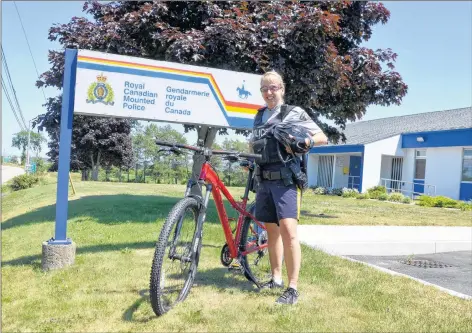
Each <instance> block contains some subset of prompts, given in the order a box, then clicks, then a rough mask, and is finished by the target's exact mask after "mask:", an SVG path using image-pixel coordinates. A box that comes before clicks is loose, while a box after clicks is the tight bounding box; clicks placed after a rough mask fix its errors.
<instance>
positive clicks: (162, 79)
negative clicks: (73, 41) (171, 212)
mask: <svg viewBox="0 0 472 333" xmlns="http://www.w3.org/2000/svg"><path fill="white" fill-rule="evenodd" d="M259 85H260V75H255V74H248V73H241V72H234V71H227V70H220V69H215V68H207V67H199V66H191V65H184V64H180V63H173V62H165V61H156V60H149V59H144V58H136V57H128V56H120V55H114V54H107V53H103V52H96V51H89V50H75V49H66V51H65V68H64V79H63V96H62V109H61V125H60V131H61V132H60V142H59V170H58V182H57V199H56V225H55V233H54V237H53V238H51V239H50V240H49V241H47V242H44V243H43V269H52V268H60V267H64V266H66V265H70V264H73V262H74V257H75V244H74V242H73V241H72V240H71V239H70V238H68V237H67V212H68V190H69V188H68V181H69V169H70V154H71V140H72V120H73V115H74V113H75V114H82V115H90V116H100V117H120V118H127V119H137V120H150V121H163V122H171V123H180V124H188V125H197V126H201V129H202V130H203V129H205V131H208V133H210V132H211V131H212V135H214V134H215V133H216V132H215V129H216V128H225V127H227V128H228V127H229V128H234V129H251V128H252V124H253V119H254V116H255V114H256V112H257V109H258V108H260V107H261V106H262V105H263V104H264V101H263V99H262V96H261V95H260V94H259Z"/></svg>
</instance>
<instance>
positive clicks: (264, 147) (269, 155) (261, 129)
mask: <svg viewBox="0 0 472 333" xmlns="http://www.w3.org/2000/svg"><path fill="white" fill-rule="evenodd" d="M293 108H295V106H292V105H286V104H284V105H282V106H281V109H280V112H279V113H278V114H277V116H275V117H274V118H272V119H270V120H269V121H267V122H266V123H265V124H263V123H262V116H263V115H264V111H265V109H266V108H265V107H263V108H261V109H259V110H257V111H258V112H257V114H256V117H255V118H254V129H253V144H252V145H253V149H254V154H261V155H262V158H261V159H256V161H255V162H256V163H257V164H258V165H259V166H261V167H264V166H265V165H268V164H282V163H283V162H282V161H281V160H280V156H279V153H278V149H279V151H280V153H281V155H282V158H283V159H284V160H285V159H286V158H287V152H286V151H285V149H283V148H278V146H279V142H278V141H277V139H276V138H274V136H273V135H271V133H270V129H271V128H272V127H273V126H275V125H277V124H278V123H280V122H281V121H282V120H283V119H284V118H285V116H286V115H287V114H289V112H290V111H291V110H292V109H293Z"/></svg>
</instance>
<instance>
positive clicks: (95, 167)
mask: <svg viewBox="0 0 472 333" xmlns="http://www.w3.org/2000/svg"><path fill="white" fill-rule="evenodd" d="M90 159H91V160H92V180H94V181H98V169H99V168H100V150H99V151H98V154H97V162H96V163H95V161H94V160H93V153H90Z"/></svg>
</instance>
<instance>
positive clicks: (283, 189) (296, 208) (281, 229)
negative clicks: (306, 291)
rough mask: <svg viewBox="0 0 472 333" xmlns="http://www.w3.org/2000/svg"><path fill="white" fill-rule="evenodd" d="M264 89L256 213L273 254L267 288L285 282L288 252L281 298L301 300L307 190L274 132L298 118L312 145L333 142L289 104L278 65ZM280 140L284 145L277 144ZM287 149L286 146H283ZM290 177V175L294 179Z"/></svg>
mask: <svg viewBox="0 0 472 333" xmlns="http://www.w3.org/2000/svg"><path fill="white" fill-rule="evenodd" d="M260 90H261V93H262V97H263V98H264V101H265V102H266V106H265V107H263V108H261V109H259V111H258V113H257V115H256V117H255V119H254V129H253V135H252V139H251V145H252V150H253V151H254V153H257V154H261V155H262V158H261V159H260V160H257V161H256V163H257V169H258V170H257V172H256V177H257V181H258V186H257V192H256V212H255V216H256V218H257V219H258V220H259V221H261V222H264V224H265V226H266V228H267V236H268V250H269V259H270V265H271V271H272V279H271V280H270V281H269V282H268V283H266V284H265V285H264V286H263V287H265V288H281V289H283V288H284V284H283V281H282V259H283V258H285V262H286V268H287V273H288V288H287V289H286V290H285V291H284V292H283V294H282V295H281V296H280V297H279V298H278V299H277V301H276V302H277V303H280V304H295V303H296V302H297V300H298V296H299V292H298V291H297V282H298V275H299V271H300V263H301V251H300V243H299V240H298V236H297V224H298V219H299V214H300V205H301V190H300V188H299V187H297V185H296V183H294V182H293V181H292V180H293V178H292V176H293V175H292V173H290V169H288V168H287V167H286V164H285V163H283V161H282V160H281V158H280V157H282V156H281V154H280V145H279V142H278V141H277V140H276V139H275V137H274V136H273V135H270V131H271V129H273V128H274V126H277V125H278V124H282V123H290V124H292V123H293V124H297V125H299V126H300V125H301V126H303V127H304V128H305V129H307V130H308V131H309V133H310V135H311V137H310V138H307V139H306V140H305V142H303V143H302V145H303V144H306V145H307V148H309V147H311V146H313V145H314V144H325V143H327V137H326V136H325V135H324V133H323V132H322V131H321V129H320V128H319V127H318V126H317V125H316V124H315V123H314V122H313V121H312V120H311V118H310V117H308V116H307V114H306V112H305V111H304V110H302V109H301V108H299V107H290V106H287V105H285V104H284V93H285V86H284V82H283V79H282V77H281V76H280V75H279V74H278V73H277V72H274V71H271V72H267V73H265V74H264V75H263V76H262V78H261V88H260ZM277 146H279V148H278V147H277ZM282 151H284V150H283V149H282ZM289 178H290V179H289Z"/></svg>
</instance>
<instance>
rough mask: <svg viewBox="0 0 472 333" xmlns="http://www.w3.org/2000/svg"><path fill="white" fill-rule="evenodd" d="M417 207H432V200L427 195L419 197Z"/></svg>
mask: <svg viewBox="0 0 472 333" xmlns="http://www.w3.org/2000/svg"><path fill="white" fill-rule="evenodd" d="M418 206H424V207H434V198H433V197H431V196H429V195H421V196H420V197H419V198H418Z"/></svg>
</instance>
